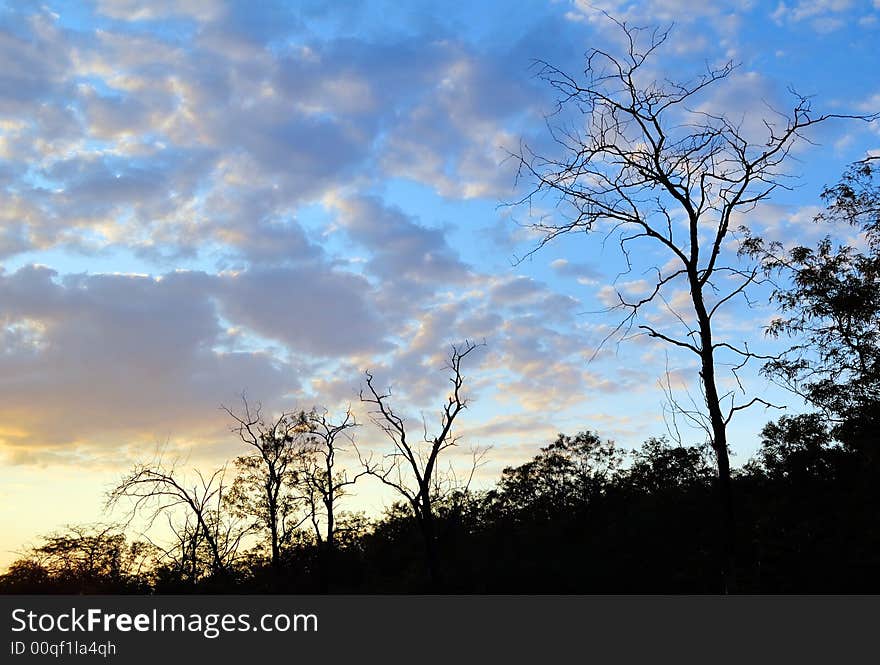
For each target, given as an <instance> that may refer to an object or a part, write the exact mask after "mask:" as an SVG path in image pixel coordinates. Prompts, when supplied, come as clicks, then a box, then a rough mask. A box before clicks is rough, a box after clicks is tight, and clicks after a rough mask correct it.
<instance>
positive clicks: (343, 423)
mask: <svg viewBox="0 0 880 665" xmlns="http://www.w3.org/2000/svg"><path fill="white" fill-rule="evenodd" d="M303 422H304V423H305V428H306V429H307V434H306V437H307V438H306V441H305V444H304V448H305V454H304V455H303V456H302V457H301V458H300V461H301V470H300V485H301V487H302V489H303V494H304V496H305V498H306V501H307V503H308V513H309V519H310V520H311V522H312V527H313V528H314V532H315V538H316V539H317V541H318V547H319V548H320V549H321V552H322V559H323V561H322V567H321V585H322V587H323V588H324V590H325V591H326V590H327V588H328V586H329V582H330V569H331V567H332V565H333V557H334V553H335V549H336V531H337V525H336V510H337V504H338V501H339V499H341V498H342V497H343V496H344V494H345V491H346V488H348V487H350V486H352V485H354V484H355V483H356V482H357V481H358V479H359V478H360V477H361V476H363V475H365V474H366V473H367V472H366V470H362V471H360V472H359V473H355V474H353V475H349V473H348V472H347V471H346V470H345V469H340V468H339V465H338V455H339V453H341V452H344V450H345V449H344V448H343V447H342V443H343V441H348V442H349V444H351V445H352V446H353V445H354V440H353V438H352V436H351V433H350V430H352V429H354V428H355V427H358V423H357V421H356V420H355V417H354V414H353V413H352V412H351V408H348V409H346V411H345V415H344V416H343V417H342V419H341V420H339V421H337V422H334V421H333V419H332V418H331V417H330V415H329V413H328V412H327V410H326V409H321V410H318V409H314V410H312V411H311V412H310V413H308V414H305V416H304V418H303ZM322 521H323V527H324V528H323V530H322V528H321V523H322Z"/></svg>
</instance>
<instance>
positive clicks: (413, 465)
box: [360, 341, 478, 589]
mask: <svg viewBox="0 0 880 665" xmlns="http://www.w3.org/2000/svg"><path fill="white" fill-rule="evenodd" d="M477 346H478V345H477V344H475V343H473V342H469V341H465V343H464V345H463V346H461V347H459V346H453V347H452V352H451V353H450V357H449V364H448V369H449V370H450V371H451V372H452V376H451V377H450V379H449V381H450V383H452V391H451V393H450V395H449V396H448V397H447V399H446V403H445V404H444V405H443V407H442V409H441V411H440V424H439V430H438V432H437V433H436V434H435V435H434V436H431V435H429V434H428V426H427V422H424V423H423V430H424V431H423V436H422V440H421V441H418V440H417V441H413V440H411V439H410V438H409V437H408V432H407V427H406V422H405V419H404V418H403V417H401V416H400V415H398V414H397V413H395V411H394V410H393V408H392V407H391V405H390V403H389V400H390V398H391V391H390V389H389V390H387V391H385V392H380V391H379V390H377V389H376V386H375V385H374V382H373V375H372V374H371V373H370V372H369V371H368V372H366V376H367V393H366V394H365V393H364V392H363V391H361V395H360V397H361V401H362V402H364V403H365V404H370V405H372V407H373V411H372V412H371V417H372V419H373V422H374V423H375V424H376V425H377V426H378V427H379V428H380V429H381V430H382V431H383V432H385V434H386V435H387V436H388V438H389V439H391V441H392V442H393V443H394V452H392V453H390V454H388V455H386V456H385V457H384V459H383V461H382V462H381V463H373V462H372V460H370V459H362V462H363V465H364V470H365V472H366V473H368V474H370V475H372V476H374V477H376V478H378V479H379V480H380V481H381V482H383V483H384V484H385V485H387V486H389V487H391V488H393V489H394V490H396V491H397V492H398V493H399V494H400V495H401V496H402V497H403V498H404V499H405V500H406V502H407V503H408V504H409V506H410V507H411V508H412V511H413V517H414V518H415V521H416V523H417V525H418V528H419V531H420V533H421V535H422V539H423V541H424V546H425V554H426V563H427V568H428V574H429V577H430V581H431V585H432V587H433V588H434V589H438V588H440V587H441V585H442V583H441V571H440V561H439V552H438V545H437V525H436V513H435V501H436V500H437V498H438V494H439V493H440V491H441V487H442V483H443V477H442V474H441V473H439V466H438V460H439V457H440V454H441V453H442V452H443V451H445V450H447V449H448V448H450V447H452V446H454V445H456V442H457V438H456V437H455V436H454V435H453V424H454V423H455V419H456V418H457V417H458V415H459V414H460V413H461V412H462V411H463V410H464V409H465V408H466V407H467V399H466V398H465V396H464V395H463V393H462V387H463V385H464V375H463V374H462V371H461V363H462V361H463V360H464V359H465V358H466V357H467V356H468V355H469V354H470V353H472V352H473V351H474V349H476V348H477ZM476 463H477V458H475V462H474V465H475V466H476Z"/></svg>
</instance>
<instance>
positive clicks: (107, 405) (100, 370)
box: [0, 266, 297, 461]
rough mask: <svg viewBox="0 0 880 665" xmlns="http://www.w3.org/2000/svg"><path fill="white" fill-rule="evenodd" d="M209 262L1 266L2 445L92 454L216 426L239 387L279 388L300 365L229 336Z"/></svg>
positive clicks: (21, 453)
mask: <svg viewBox="0 0 880 665" xmlns="http://www.w3.org/2000/svg"><path fill="white" fill-rule="evenodd" d="M208 282H209V278H208V277H207V276H206V275H203V274H195V273H171V274H168V275H165V276H163V277H162V278H161V279H158V278H151V277H146V276H143V277H142V276H133V275H68V276H63V277H62V276H60V275H58V273H56V272H55V271H53V270H50V269H48V268H45V267H37V266H33V267H27V268H22V269H20V270H18V271H16V272H14V273H10V274H3V275H2V276H0V308H2V312H3V315H2V324H3V326H4V328H3V336H2V352H0V371H2V372H3V376H5V377H7V378H6V380H4V382H3V383H2V386H0V395H2V398H0V399H2V407H0V413H2V418H3V421H4V422H7V423H15V430H16V431H15V433H14V434H12V435H9V434H7V436H5V437H2V438H3V447H4V448H5V449H6V450H5V452H7V453H9V454H13V455H15V456H17V459H18V460H19V461H23V460H26V459H39V458H41V456H43V455H53V454H54V455H58V456H64V455H69V456H77V455H78V454H80V453H81V452H82V451H83V449H87V450H92V451H93V453H95V454H101V451H104V452H105V453H106V452H107V451H111V450H113V449H114V448H116V447H118V448H121V449H124V448H125V447H126V446H127V445H128V444H131V443H132V442H144V441H149V440H152V443H153V444H155V443H156V442H157V441H160V440H161V439H163V438H165V437H167V436H174V437H184V438H185V437H188V436H190V437H191V436H194V435H196V434H197V433H203V432H204V431H205V430H206V429H207V430H213V429H214V427H215V423H216V420H217V416H216V408H217V405H218V404H219V403H220V402H221V401H224V400H228V399H229V398H230V396H232V395H235V394H237V393H239V392H240V391H241V390H242V389H244V388H245V387H247V386H248V385H251V386H260V388H261V389H262V390H265V391H266V392H267V393H275V394H277V393H283V392H286V391H288V390H292V389H295V388H296V386H297V379H296V373H297V372H296V367H295V366H290V365H286V364H285V363H283V362H281V361H279V360H278V359H277V358H272V357H270V356H268V355H267V354H265V353H260V352H231V353H226V352H222V351H219V350H218V349H217V347H218V346H220V345H222V344H223V343H224V341H225V338H226V332H225V330H224V329H223V328H222V327H221V325H220V321H219V319H218V316H217V313H216V310H215V307H214V305H213V304H212V301H211V298H210V297H208V289H207V288H206V287H207V286H208Z"/></svg>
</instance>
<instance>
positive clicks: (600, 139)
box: [515, 19, 856, 591]
mask: <svg viewBox="0 0 880 665" xmlns="http://www.w3.org/2000/svg"><path fill="white" fill-rule="evenodd" d="M611 20H612V21H613V22H614V23H615V24H616V25H617V27H618V28H619V29H620V32H621V34H622V37H623V41H624V43H625V45H626V46H625V47H624V49H623V55H620V56H617V55H614V54H612V53H610V52H607V51H604V50H600V49H593V50H591V51H589V52H588V54H587V55H586V64H585V69H584V72H583V76H577V77H575V76H571V75H569V74H566V73H564V72H562V71H560V70H559V69H558V68H556V67H554V66H553V65H551V64H549V63H547V62H538V63H537V65H538V74H539V76H540V77H541V78H542V79H544V80H545V81H546V82H547V83H549V84H550V85H551V86H552V87H553V88H555V90H556V91H557V92H558V93H559V95H560V96H559V99H558V106H557V108H556V113H555V114H554V115H556V116H557V117H558V118H560V119H561V118H562V117H563V115H564V113H563V112H570V111H574V117H575V118H576V122H574V123H572V126H568V127H562V126H558V125H556V126H554V125H553V124H552V122H551V121H550V119H548V128H549V131H550V134H551V137H552V139H553V140H554V141H555V142H556V144H557V146H558V148H557V151H558V155H559V156H542V155H539V154H537V153H536V152H534V151H533V150H531V149H530V148H528V147H527V146H523V147H522V148H521V149H520V151H519V153H518V154H516V155H515V157H516V158H517V159H518V161H519V165H520V176H522V177H526V178H528V179H529V180H531V182H532V183H533V187H532V189H531V190H530V191H529V193H528V194H527V195H526V196H525V198H524V199H522V201H521V203H529V204H531V203H533V202H535V203H537V200H538V199H539V198H540V197H542V196H543V195H545V194H549V195H551V196H553V197H554V198H555V199H556V201H557V205H558V214H557V215H555V216H553V217H546V218H543V219H540V221H538V222H536V223H534V224H533V227H534V229H536V230H537V231H538V232H540V234H541V240H540V241H539V243H538V246H537V247H536V248H535V249H534V250H533V252H534V251H537V250H538V249H539V248H540V247H543V246H544V245H546V244H547V243H549V242H551V241H552V240H554V239H556V238H559V237H560V236H565V235H569V234H572V233H576V232H591V231H594V230H597V229H604V230H605V231H606V233H607V235H608V236H611V235H615V234H617V241H618V243H619V246H620V249H621V251H622V252H623V256H624V258H625V261H626V265H627V269H631V267H632V264H631V263H630V259H631V257H634V255H631V250H632V249H634V248H635V247H636V246H637V245H638V244H639V243H646V244H650V245H653V246H654V247H657V248H661V249H662V250H663V251H665V253H666V259H667V260H665V261H663V262H662V263H661V262H659V261H658V263H660V265H656V266H655V267H653V268H651V269H650V272H651V273H652V274H653V276H654V286H653V288H651V289H649V290H648V292H647V293H645V294H644V295H640V296H638V297H632V296H627V295H625V294H623V293H618V294H617V297H618V299H619V302H618V303H617V305H616V307H618V308H620V309H621V310H623V312H624V316H623V317H622V321H621V323H620V325H619V326H618V327H617V329H616V331H615V332H616V333H621V332H622V333H624V334H626V333H629V332H630V331H632V330H633V329H634V328H635V329H636V330H637V331H638V333H637V334H645V335H648V336H650V337H652V338H655V339H658V340H662V341H663V342H665V343H668V344H670V345H673V346H674V347H677V348H680V349H684V350H685V351H687V352H689V353H692V354H694V355H695V356H696V358H697V359H698V362H699V379H700V385H701V389H702V392H703V396H704V406H705V410H706V411H705V413H706V421H705V429H706V430H707V433H708V438H709V441H710V443H711V446H712V448H713V450H714V452H715V457H716V460H717V467H718V482H717V485H718V493H719V498H720V502H719V505H720V513H719V525H720V534H721V542H722V545H721V550H722V557H721V558H722V563H721V568H722V579H723V587H724V589H726V590H728V591H729V590H732V589H733V588H734V572H735V561H734V546H735V532H734V519H733V500H732V497H731V474H730V460H729V455H728V438H727V426H728V424H729V423H730V421H731V418H732V417H733V416H734V414H735V413H736V412H738V411H741V410H743V409H745V408H747V407H749V406H751V405H753V404H756V403H759V402H760V403H764V404H765V405H766V402H763V400H760V399H758V398H757V397H755V398H752V399H750V400H749V399H745V398H740V399H739V401H737V400H736V399H735V394H736V393H735V392H734V391H729V392H723V390H722V388H720V387H719V378H718V376H717V372H718V369H719V366H720V365H721V364H722V363H727V364H729V365H730V366H732V367H734V371H735V370H736V369H739V368H741V367H743V365H744V364H745V363H746V362H747V361H748V360H750V359H752V358H755V357H757V356H756V355H755V354H753V353H752V352H751V351H750V350H749V347H748V344H747V343H740V342H739V341H737V340H734V341H731V340H726V339H719V338H718V336H717V335H716V332H717V326H716V321H717V316H718V314H719V312H720V311H721V310H722V308H723V307H724V306H725V305H727V304H729V303H731V302H732V301H734V300H737V299H739V298H743V299H746V300H747V291H748V290H749V288H750V287H751V286H752V285H753V284H755V282H757V281H759V280H760V273H759V270H758V268H757V267H756V266H754V265H746V266H743V264H742V262H741V261H739V260H736V256H735V253H733V258H731V253H730V252H728V251H726V250H727V245H728V243H729V241H730V240H731V225H732V224H735V223H736V220H737V217H738V216H739V215H741V214H745V213H748V212H750V211H752V210H754V209H755V206H756V205H757V204H758V203H759V202H760V201H763V200H765V199H767V198H768V197H769V196H771V194H772V193H773V192H774V191H775V190H777V189H779V188H786V187H788V186H789V185H788V184H787V177H788V176H787V174H786V173H785V171H784V170H783V165H784V163H785V162H786V161H787V159H788V158H789V157H790V155H791V151H792V148H793V146H795V145H796V144H797V142H798V141H800V140H805V137H804V134H803V132H804V130H806V129H808V128H809V127H811V126H813V125H816V124H818V123H821V122H823V121H826V120H828V119H829V118H833V117H856V116H841V115H832V114H819V113H815V112H814V111H813V109H812V107H811V104H810V100H809V99H808V98H806V97H803V96H800V95H797V94H795V95H794V100H793V105H792V108H791V109H790V111H789V112H788V113H787V114H786V113H776V112H774V113H773V115H772V116H771V117H770V119H768V120H765V121H764V128H765V130H766V131H765V134H764V136H763V137H762V139H760V140H755V139H753V138H751V137H750V136H749V135H748V132H746V131H745V130H744V129H743V126H742V124H741V123H740V122H738V121H736V120H733V119H731V118H730V117H728V116H726V115H725V114H723V113H719V114H715V113H710V112H707V111H698V110H694V109H697V108H699V103H700V102H701V101H703V100H701V99H700V98H699V97H700V96H701V95H703V94H704V93H706V92H708V91H709V90H710V89H711V88H713V87H715V86H718V85H721V84H722V83H723V82H724V81H725V79H728V78H729V77H730V75H731V74H732V73H733V72H734V70H735V65H734V63H732V62H728V63H727V64H724V65H722V66H720V67H715V68H711V67H707V70H706V71H705V73H703V74H702V75H699V76H697V77H696V78H694V79H692V80H689V81H685V82H680V83H679V82H673V81H669V80H667V79H663V80H656V79H654V75H652V74H651V73H650V71H647V70H648V69H649V67H650V66H651V65H652V63H651V58H652V57H656V56H657V50H658V49H659V48H660V47H661V46H662V45H663V44H664V43H665V42H666V41H667V39H668V38H669V35H670V32H669V30H665V31H662V30H654V31H647V30H644V29H640V28H634V27H631V26H629V25H627V24H626V23H623V22H618V21H616V20H614V19H611ZM559 124H562V123H559ZM640 247H641V249H644V248H645V246H640ZM728 259H730V260H728ZM674 288H681V289H682V290H684V289H686V290H687V292H688V293H689V298H688V300H689V306H690V307H689V309H690V311H685V310H681V309H677V308H675V307H674V306H673V305H672V303H671V302H670V299H669V298H667V297H666V296H667V295H668V293H669V290H670V289H674ZM650 304H654V305H660V306H663V307H667V308H668V309H669V311H670V312H671V313H672V314H673V317H672V320H673V321H674V322H675V324H674V325H675V326H676V328H675V329H674V330H673V329H670V328H669V327H665V328H664V327H662V326H660V325H658V324H656V323H653V322H648V321H646V320H645V319H644V318H641V319H639V314H640V313H642V310H643V309H644V308H645V307H646V306H648V305H650ZM637 319H638V323H637ZM636 326H637V328H636ZM722 356H724V358H722ZM737 381H738V379H737Z"/></svg>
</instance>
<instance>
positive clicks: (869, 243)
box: [746, 157, 880, 465]
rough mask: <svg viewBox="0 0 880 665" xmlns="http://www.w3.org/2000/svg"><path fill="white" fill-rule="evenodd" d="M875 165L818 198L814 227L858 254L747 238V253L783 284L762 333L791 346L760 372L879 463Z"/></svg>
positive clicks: (863, 164) (879, 273) (863, 165)
mask: <svg viewBox="0 0 880 665" xmlns="http://www.w3.org/2000/svg"><path fill="white" fill-rule="evenodd" d="M878 167H880V159H878V158H876V157H872V158H868V159H865V160H863V161H860V162H857V163H856V164H853V165H852V166H850V168H849V169H848V170H847V172H846V173H845V174H844V176H843V179H842V180H841V182H839V183H838V184H837V185H835V186H833V187H830V188H826V189H825V190H824V192H823V193H822V196H823V198H824V199H825V201H826V202H827V203H828V207H827V210H826V211H825V212H823V213H821V214H820V215H818V216H817V218H816V222H818V223H834V224H845V225H848V226H851V227H853V228H855V229H857V230H858V231H859V232H860V234H861V240H862V242H863V244H864V249H863V250H859V249H857V248H856V247H853V246H850V245H835V244H834V243H832V241H831V238H830V237H829V236H826V237H825V238H823V239H822V240H821V241H820V242H819V243H818V245H817V246H816V247H815V248H812V247H805V246H797V247H794V248H791V249H789V250H788V251H785V248H784V247H783V246H782V244H781V243H778V242H775V243H769V244H767V243H765V242H764V241H763V240H762V239H761V238H760V237H757V236H755V237H752V238H750V239H749V243H748V245H747V247H746V249H747V251H749V252H751V253H752V254H753V255H755V256H759V257H760V258H761V259H762V260H763V261H764V266H765V268H766V269H767V270H768V272H771V273H782V276H783V277H784V278H785V279H786V280H787V282H784V283H783V285H781V286H779V287H778V288H777V289H776V290H775V291H774V294H773V299H774V300H775V301H776V302H777V303H778V305H779V307H780V310H781V316H779V317H777V318H776V319H775V320H774V321H773V322H772V323H771V324H770V326H769V327H768V330H767V332H768V333H769V334H770V335H772V336H774V337H790V338H794V339H795V340H796V342H797V343H796V344H795V345H794V346H793V347H792V348H791V349H789V350H788V351H787V352H786V353H785V354H783V355H782V356H781V357H780V358H778V359H776V360H773V361H772V362H769V363H767V364H766V365H765V368H764V371H765V372H766V373H767V374H768V375H769V376H771V377H772V378H774V379H776V380H778V381H779V382H780V383H782V384H783V385H784V386H786V387H787V388H789V389H791V390H793V391H795V392H797V393H798V394H799V395H801V396H803V397H804V398H805V399H806V400H807V401H808V402H809V403H811V404H812V405H814V406H815V407H818V408H820V409H822V410H823V412H824V413H825V415H826V417H828V418H829V419H830V420H831V422H832V423H833V424H834V427H833V429H832V434H833V435H834V436H836V437H837V438H839V439H840V440H842V441H844V442H846V443H847V444H848V445H850V446H852V447H854V448H857V449H859V450H860V451H861V452H862V453H863V454H864V455H865V459H866V460H867V461H869V462H870V463H871V464H872V465H873V464H877V463H880V449H878V448H877V431H878V428H880V179H878V174H877V170H878Z"/></svg>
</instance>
